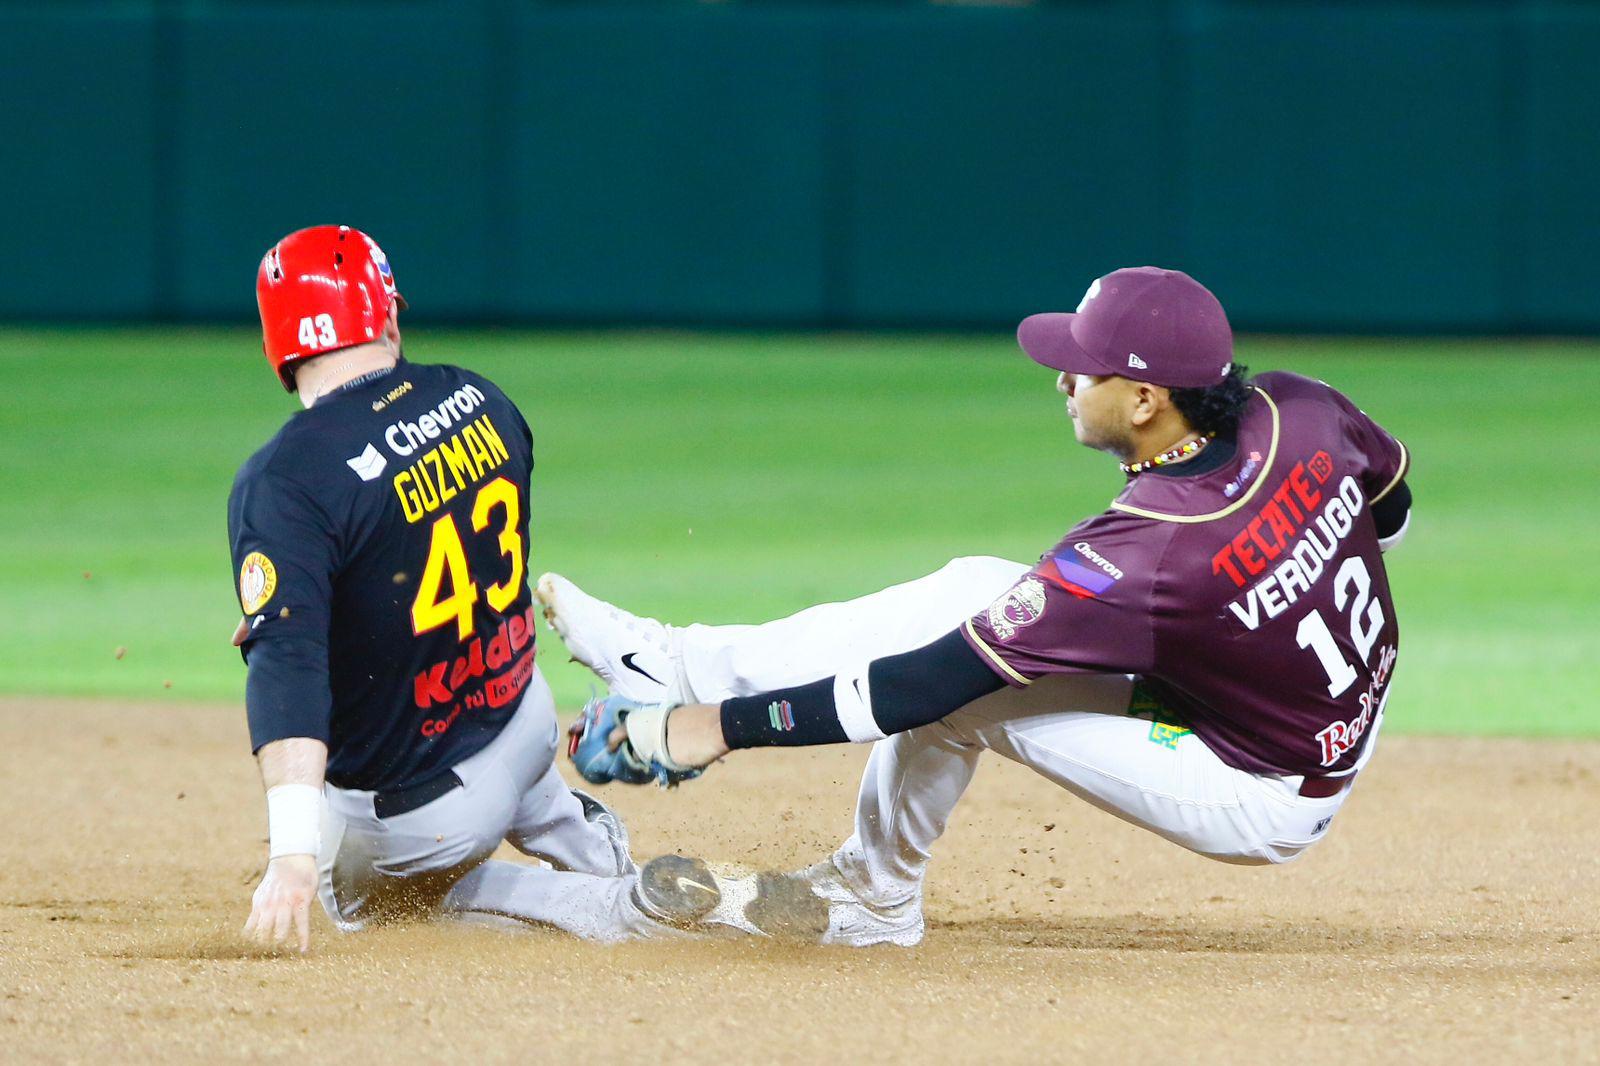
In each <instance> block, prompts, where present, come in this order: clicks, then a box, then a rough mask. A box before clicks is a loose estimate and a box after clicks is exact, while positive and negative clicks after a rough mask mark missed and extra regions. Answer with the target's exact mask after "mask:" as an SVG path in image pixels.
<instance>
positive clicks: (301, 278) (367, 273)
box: [256, 226, 406, 392]
mask: <svg viewBox="0 0 1600 1066" xmlns="http://www.w3.org/2000/svg"><path fill="white" fill-rule="evenodd" d="M394 304H399V305H400V309H401V310H405V306H406V302H405V299H404V298H403V297H401V295H400V294H399V293H398V292H396V291H395V287H394V271H392V270H390V269H389V260H388V259H387V258H386V257H385V256H384V254H383V249H382V248H379V247H378V242H377V241H375V240H373V239H372V238H371V237H368V236H367V235H366V234H365V233H362V232H361V231H360V230H358V229H351V228H350V227H349V226H312V227H311V228H310V229H303V230H296V231H295V232H294V233H291V234H289V235H288V236H287V237H285V238H284V239H283V240H281V241H279V242H278V243H277V244H275V245H273V246H272V248H271V249H270V250H269V251H268V252H267V254H266V255H265V256H263V257H262V259H261V269H260V270H259V271H258V272H257V273H256V306H257V307H259V308H260V309H261V349H262V351H264V352H266V353H267V362H269V363H271V364H272V369H274V370H276V371H277V372H278V380H279V381H281V382H283V387H284V388H286V389H288V390H289V391H290V392H293V391H294V388H295V386H294V366H295V364H296V363H298V362H299V361H300V360H302V359H309V358H311V357H312V356H316V355H324V354H326V353H328V352H332V351H337V350H339V349H340V348H348V347H350V346H351V345H354V344H366V343H367V342H368V341H373V340H377V339H378V338H379V337H381V336H382V335H383V326H384V323H385V322H386V321H387V320H388V318H389V308H390V306H391V305H394Z"/></svg>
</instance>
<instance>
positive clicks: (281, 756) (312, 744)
mask: <svg viewBox="0 0 1600 1066" xmlns="http://www.w3.org/2000/svg"><path fill="white" fill-rule="evenodd" d="M256 763H257V764H258V765H259V766H260V767H261V786H262V787H263V788H265V789H266V790H267V791H269V792H270V791H271V790H272V789H274V788H277V787H278V786H279V785H310V786H311V787H312V788H316V789H321V788H322V779H323V776H324V775H325V774H326V773H327V772H328V745H326V744H324V743H323V742H322V741H320V740H313V739H311V738H310V737H286V738H284V739H283V740H274V741H273V742H272V743H271V744H264V745H262V747H261V750H260V751H258V752H256Z"/></svg>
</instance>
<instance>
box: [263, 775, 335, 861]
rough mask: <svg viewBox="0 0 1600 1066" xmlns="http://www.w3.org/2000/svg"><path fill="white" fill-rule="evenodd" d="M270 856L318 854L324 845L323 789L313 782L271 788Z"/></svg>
mask: <svg viewBox="0 0 1600 1066" xmlns="http://www.w3.org/2000/svg"><path fill="white" fill-rule="evenodd" d="M267 839H268V841H269V845H268V851H267V856H268V858H273V859H276V858H277V857H278V856H280V855H315V854H316V853H317V852H318V850H320V849H321V847H322V790H321V789H320V788H317V787H315V786H313V785H278V786H277V787H276V788H269V789H267Z"/></svg>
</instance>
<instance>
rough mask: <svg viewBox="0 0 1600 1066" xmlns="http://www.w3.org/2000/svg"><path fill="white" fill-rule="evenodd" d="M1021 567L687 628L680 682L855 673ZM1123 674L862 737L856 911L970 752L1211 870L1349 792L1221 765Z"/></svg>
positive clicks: (850, 849)
mask: <svg viewBox="0 0 1600 1066" xmlns="http://www.w3.org/2000/svg"><path fill="white" fill-rule="evenodd" d="M1028 569H1029V568H1028V567H1027V566H1026V565H1024V564H1022V563H1014V562H1009V561H1007V560H1004V559H995V558H988V557H973V558H963V559H956V560H954V561H952V562H950V563H949V564H948V565H946V566H945V567H943V568H942V569H940V570H938V571H937V572H935V573H933V574H930V575H928V576H927V577H923V578H919V579H917V580H915V581H910V582H907V583H905V584H902V585H895V586H892V587H890V588H887V589H884V590H883V591H882V592H877V593H874V594H872V595H869V596H864V597H862V598H860V599H856V600H850V601H848V602H844V603H829V604H822V605H820V606H817V607H811V608H808V609H806V610H804V611H801V612H800V613H798V614H795V615H792V616H790V617H788V618H784V619H780V620H778V621H774V622H768V623H766V624H764V625H757V626H745V625H735V626H703V625H694V626H689V627H686V628H684V629H680V630H678V631H677V632H678V633H679V639H680V641H681V644H680V649H679V650H680V652H681V655H682V664H683V673H684V678H685V681H686V683H687V685H688V687H689V688H690V689H692V692H693V696H694V698H695V699H696V700H697V701H699V702H702V703H716V702H719V701H721V700H724V699H727V698H729V697H732V696H745V695H752V694H755V693H759V692H764V691H768V690H771V689H775V688H784V687H788V686H791V685H798V684H804V683H806V682H810V681H815V680H817V679H819V678H822V677H827V676H829V675H830V674H834V673H837V672H839V671H840V670H842V669H846V668H852V667H861V666H864V665H865V664H866V663H868V662H870V661H871V660H873V659H877V658H881V657H883V656H885V655H893V654H897V653H899V652H904V651H909V650H911V649H913V648H918V647H921V646H922V645H924V644H927V643H928V642H930V641H932V640H934V639H936V638H938V637H940V636H943V635H944V634H946V633H948V632H950V631H951V630H952V629H954V628H956V627H957V626H958V625H960V624H961V622H963V621H964V620H965V619H967V618H969V617H971V616H972V615H974V614H977V613H978V612H979V611H981V610H983V609H984V608H986V607H988V606H989V604H991V603H992V602H993V601H994V600H996V599H998V598H999V597H1000V595H1001V594H1003V593H1004V592H1005V591H1006V590H1007V589H1009V588H1010V587H1011V586H1012V585H1013V584H1014V583H1015V582H1016V580H1017V579H1018V578H1019V577H1021V576H1022V575H1023V574H1024V573H1026V572H1027V570H1028ZM1134 680H1135V679H1134V678H1132V677H1130V676H1127V675H1122V674H1076V675H1059V676H1051V677H1046V678H1041V679H1040V680H1039V681H1038V682H1037V683H1035V684H1033V685H1031V686H1029V687H1028V688H1026V689H1011V688H1007V689H1005V690H1003V691H1000V692H995V693H993V694H991V695H989V696H985V697H983V698H982V699H979V700H976V701H974V702H973V703H971V704H968V705H967V706H966V707H964V708H962V709H961V710H960V711H957V712H956V713H954V714H952V715H950V716H948V717H947V718H944V719H943V720H941V721H939V722H935V723H933V724H931V725H928V726H923V727H921V728H918V729H913V730H910V731H908V732H905V733H899V734H896V735H895V736H891V737H889V738H887V739H886V740H881V741H878V742H877V743H876V744H875V745H874V747H873V751H872V755H871V758H870V759H869V761H868V763H867V770H866V775H865V777H864V778H863V780H862V783H861V794H860V798H859V800H858V802H857V807H856V825H855V833H854V835H853V836H851V838H850V839H849V840H848V841H847V842H846V843H845V844H844V846H843V847H841V848H840V849H839V851H838V852H837V853H836V855H835V857H834V858H835V862H836V863H837V864H838V865H839V867H840V869H841V870H842V871H843V872H844V873H845V875H846V876H847V877H848V878H849V879H850V881H851V882H852V887H854V888H855V889H856V891H857V892H859V893H860V894H861V895H862V896H863V897H864V898H866V899H868V901H869V902H874V903H879V904H894V903H898V902H901V901H903V900H905V899H907V898H909V897H910V896H912V895H914V894H916V893H917V892H919V891H920V890H921V884H922V877H923V873H924V871H925V869H926V866H927V862H928V858H929V856H930V853H931V850H932V847H933V844H934V842H935V841H936V840H938V839H939V836H940V835H941V834H942V833H943V832H944V828H945V825H946V823H947V822H948V821H949V818H950V813H951V812H952V811H953V810H954V809H955V806H956V803H957V802H958V801H959V800H960V799H961V794H962V793H963V792H964V791H965V790H966V787H967V783H968V782H969V781H971V780H972V775H973V772H974V771H975V770H976V769H977V764H978V757H979V756H980V755H981V754H982V753H983V751H984V750H985V749H988V750H992V751H996V752H999V753H1000V754H1001V755H1004V756H1005V757H1006V758H1008V759H1012V760H1014V761H1016V762H1019V763H1022V764H1023V765H1024V766H1028V767H1030V768H1032V769H1033V770H1036V771H1037V772H1039V773H1041V774H1043V775H1044V776H1045V777H1047V778H1049V779H1050V780H1051V781H1054V782H1055V783H1056V784H1058V785H1061V786H1062V787H1063V788H1065V789H1067V790H1068V791H1069V792H1072V793H1073V794H1075V795H1077V796H1078V797H1080V798H1081V799H1085V800H1087V801H1088V802H1090V803H1092V804H1094V805H1095V806H1097V807H1099V808H1101V809H1102V810H1106V811H1109V812H1110V813H1112V814H1115V815H1117V816H1118V817H1120V818H1123V819H1125V820H1127V821H1129V822H1132V823H1134V824H1135V825H1140V826H1143V827H1144V828H1146V829H1149V830H1151V831H1152V832H1155V833H1157V834H1159V835H1161V836H1163V837H1165V838H1166V839H1168V840H1170V841H1172V842H1173V843H1175V844H1179V845H1181V846H1183V847H1185V848H1188V849H1189V850H1191V851H1195V852H1198V853H1200V854H1202V855H1206V856H1209V857H1211V858H1214V859H1218V860H1221V861H1223V862H1230V863H1241V864H1266V863H1280V862H1288V861H1289V860H1291V859H1294V858H1295V857H1297V856H1298V855H1300V853H1301V852H1303V851H1304V850H1305V849H1306V848H1308V847H1310V846H1311V845H1312V844H1313V843H1315V842H1316V841H1317V840H1318V839H1320V838H1321V836H1322V835H1323V834H1324V833H1325V832H1326V830H1327V827H1328V823H1329V821H1330V820H1331V819H1332V817H1333V815H1334V813H1335V812H1336V811H1338V809H1339V807H1340V805H1341V804H1342V803H1343V802H1344V799H1345V797H1346V796H1348V795H1349V791H1350V790H1349V788H1346V789H1345V790H1344V792H1342V793H1341V794H1339V795H1337V796H1331V797H1327V798H1318V799H1313V798H1307V797H1302V796H1300V795H1299V787H1300V784H1301V781H1302V780H1303V779H1302V778H1300V777H1297V776H1289V777H1274V776H1264V775H1257V774H1251V773H1246V772H1245V771H1243V770H1237V769H1234V768H1233V767H1231V766H1228V765H1227V764H1225V763H1223V762H1222V761H1221V760H1220V759H1218V758H1217V756H1216V755H1215V754H1213V753H1212V751H1211V749H1210V748H1208V747H1207V746H1206V745H1205V743H1204V742H1203V741H1201V740H1200V738H1199V737H1197V736H1195V735H1194V734H1193V733H1188V732H1181V731H1180V732H1175V731H1173V730H1170V729H1161V728H1157V727H1156V726H1154V725H1153V724H1152V723H1151V722H1150V721H1147V720H1144V719H1141V718H1133V717H1129V716H1128V710H1129V702H1130V698H1131V696H1132V692H1133V685H1134ZM1374 733H1376V725H1375V726H1374ZM1373 740H1374V741H1375V740H1376V737H1375V736H1374V738H1373ZM1373 746H1374V744H1373V743H1371V742H1369V744H1368V745H1367V751H1368V753H1370V752H1371V751H1372V748H1373Z"/></svg>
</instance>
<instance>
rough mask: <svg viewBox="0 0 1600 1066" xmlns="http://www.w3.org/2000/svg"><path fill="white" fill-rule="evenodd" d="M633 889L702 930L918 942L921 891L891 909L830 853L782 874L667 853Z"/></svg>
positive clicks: (663, 912)
mask: <svg viewBox="0 0 1600 1066" xmlns="http://www.w3.org/2000/svg"><path fill="white" fill-rule="evenodd" d="M639 892H640V896H641V897H642V898H643V900H644V902H645V904H646V906H647V909H648V910H649V911H650V912H652V913H653V914H654V915H656V916H658V917H661V918H662V920H663V921H667V922H670V923H671V924H674V925H679V926H688V927H693V928H698V929H703V930H709V929H714V928H716V927H722V928H723V929H725V930H729V931H734V932H738V933H745V934H748V935H750V936H767V937H774V938H777V939H783V940H802V941H808V942H811V943H817V944H839V945H843V946H845V947H853V948H864V947H871V946H872V945H874V944H894V945H897V946H899V947H904V948H909V947H913V946H915V945H917V944H919V943H921V942H922V935H923V930H924V923H923V918H922V897H921V896H920V895H917V896H913V897H912V898H910V899H908V900H906V901H905V902H903V903H899V904H896V905H894V906H892V907H880V906H875V905H873V904H870V903H868V902H866V901H865V900H863V899H862V898H861V897H860V896H858V895H857V894H856V893H855V892H854V890H852V889H851V888H850V886H849V885H847V884H846V883H845V881H844V878H843V877H842V876H841V875H840V873H839V869H838V867H836V866H835V865H834V864H833V860H832V859H825V860H823V861H822V862H819V863H817V864H816V865H814V866H808V867H806V868H805V869H804V870H797V871H795V872H794V873H788V874H773V873H755V872H752V871H750V870H747V869H742V868H740V867H735V866H724V865H712V864H709V863H706V862H703V861H701V860H700V859H692V858H687V857H685V856H681V855H665V856H662V857H661V858H659V859H655V860H652V861H651V862H648V863H646V864H645V866H644V869H643V870H641V871H640V874H639Z"/></svg>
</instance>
